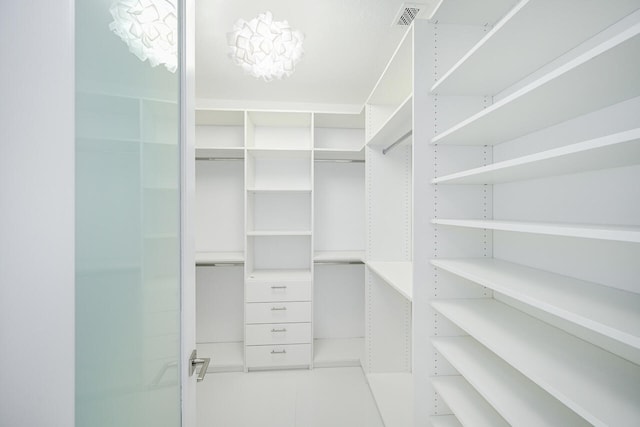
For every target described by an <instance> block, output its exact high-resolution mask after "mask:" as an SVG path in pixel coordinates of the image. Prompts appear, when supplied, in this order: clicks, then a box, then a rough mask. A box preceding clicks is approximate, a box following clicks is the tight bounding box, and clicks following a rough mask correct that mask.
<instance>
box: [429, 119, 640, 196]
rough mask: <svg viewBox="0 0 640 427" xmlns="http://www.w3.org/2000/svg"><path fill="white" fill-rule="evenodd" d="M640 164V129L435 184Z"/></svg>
mask: <svg viewBox="0 0 640 427" xmlns="http://www.w3.org/2000/svg"><path fill="white" fill-rule="evenodd" d="M634 164H640V128H637V129H632V130H629V131H626V132H620V133H616V134H614V135H607V136H604V137H602V138H596V139H592V140H589V141H583V142H579V143H577V144H571V145H568V146H565V147H561V148H556V149H553V150H547V151H543V152H541V153H536V154H532V155H528V156H523V157H519V158H516V159H512V160H507V161H504V162H499V163H494V164H492V165H489V166H483V167H479V168H475V169H470V170H466V171H462V172H458V173H454V174H450V175H446V176H442V177H440V178H435V179H433V180H432V181H431V182H432V183H433V184H498V183H502V182H513V181H520V180H525V179H535V178H543V177H547V176H556V175H566V174H572V173H578V172H586V171H591V170H598V169H608V168H615V167H621V166H630V165H634Z"/></svg>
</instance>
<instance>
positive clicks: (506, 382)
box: [432, 337, 590, 426]
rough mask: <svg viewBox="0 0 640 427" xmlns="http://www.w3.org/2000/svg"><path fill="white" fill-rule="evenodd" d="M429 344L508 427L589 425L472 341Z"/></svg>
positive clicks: (440, 340) (454, 339) (451, 339)
mask: <svg viewBox="0 0 640 427" xmlns="http://www.w3.org/2000/svg"><path fill="white" fill-rule="evenodd" d="M432 342H433V345H434V346H435V348H436V349H437V350H438V352H440V354H442V355H443V356H444V357H446V358H447V360H448V361H449V362H451V364H452V365H453V366H454V367H455V368H456V370H457V371H458V372H460V373H461V374H462V375H463V376H464V378H465V379H466V380H467V381H468V383H469V384H470V385H471V386H473V388H474V389H475V390H476V391H477V392H478V393H479V394H480V395H481V396H482V397H483V398H484V399H485V400H486V401H487V402H489V404H490V405H491V406H493V408H494V409H495V410H496V412H497V413H498V414H499V415H500V416H501V417H502V418H504V420H506V421H507V423H509V425H518V424H519V423H520V422H522V420H526V421H527V423H530V424H531V425H539V426H558V425H566V426H569V425H570V426H588V425H590V424H589V423H587V422H586V421H585V420H584V419H582V418H580V417H579V416H578V415H576V414H575V413H574V412H573V411H571V410H570V409H568V408H567V407H566V406H564V405H563V404H562V403H560V402H559V401H558V400H556V399H555V398H553V397H552V396H550V395H549V394H548V393H546V392H545V391H544V390H542V389H541V388H540V387H538V386H537V385H535V384H534V383H533V382H531V381H530V380H528V379H527V378H525V377H524V376H523V375H522V374H521V373H519V372H518V371H517V370H516V369H514V368H513V367H511V366H510V365H509V364H508V363H506V362H504V361H502V360H501V359H500V358H498V357H497V356H496V355H495V354H493V353H492V352H491V351H489V350H487V349H486V348H485V347H483V346H482V345H481V344H479V343H478V342H477V341H475V340H474V339H473V338H471V337H446V338H433V339H432ZM436 378H438V377H436Z"/></svg>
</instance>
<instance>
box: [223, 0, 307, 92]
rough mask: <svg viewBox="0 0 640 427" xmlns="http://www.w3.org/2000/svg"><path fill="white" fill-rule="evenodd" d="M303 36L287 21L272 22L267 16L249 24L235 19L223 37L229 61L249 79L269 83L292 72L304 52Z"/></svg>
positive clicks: (264, 15)
mask: <svg viewBox="0 0 640 427" xmlns="http://www.w3.org/2000/svg"><path fill="white" fill-rule="evenodd" d="M303 41H304V35H303V34H302V33H301V32H300V31H298V30H294V29H292V28H291V27H290V26H289V23H288V22H287V21H274V20H273V15H272V14H271V12H268V11H267V12H265V13H260V14H258V16H257V17H256V18H253V19H252V20H250V21H245V20H244V19H238V21H237V22H236V23H235V25H234V26H233V31H232V32H230V33H228V34H227V43H228V45H229V57H230V58H231V59H232V60H233V62H234V63H235V64H236V65H238V66H240V67H242V69H243V70H245V72H246V73H248V74H250V75H252V76H253V77H256V78H260V79H263V80H264V81H267V82H268V81H271V80H273V79H274V78H277V79H282V78H283V77H285V76H286V77H288V76H290V75H291V74H293V72H294V71H295V65H296V64H297V63H298V61H300V59H301V58H302V55H303V54H304V50H303V48H302V42H303Z"/></svg>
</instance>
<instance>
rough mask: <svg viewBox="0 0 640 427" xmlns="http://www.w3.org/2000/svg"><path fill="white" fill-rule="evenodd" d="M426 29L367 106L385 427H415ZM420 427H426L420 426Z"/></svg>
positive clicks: (372, 349)
mask: <svg viewBox="0 0 640 427" xmlns="http://www.w3.org/2000/svg"><path fill="white" fill-rule="evenodd" d="M425 26H426V22H424V21H414V23H412V25H411V26H410V27H409V29H408V30H407V33H406V34H405V36H404V37H403V39H402V40H401V42H400V43H399V45H398V48H397V49H396V51H395V53H394V54H393V56H392V57H391V59H390V60H389V63H388V65H387V67H386V68H385V70H384V72H383V73H382V75H381V77H380V79H379V80H378V82H377V83H376V85H375V87H374V88H373V90H372V92H371V94H370V96H369V98H368V99H367V101H366V103H365V111H366V116H367V125H366V142H367V143H366V148H365V154H366V162H367V164H366V167H367V172H366V177H367V178H366V190H367V194H366V200H367V206H366V217H365V218H366V224H367V250H366V266H367V268H366V293H365V301H366V313H365V316H366V325H365V326H366V333H367V335H366V337H365V359H364V363H363V367H364V369H365V372H366V373H367V379H368V381H369V385H370V387H371V390H372V392H373V396H374V398H375V400H376V402H377V405H378V408H379V409H380V413H381V414H382V417H383V420H384V422H385V425H386V426H389V427H393V426H398V427H401V426H412V425H417V424H414V420H415V417H414V408H415V406H414V402H413V400H414V397H413V396H414V384H413V351H412V349H413V346H412V342H413V339H414V338H413V319H412V317H413V316H412V297H413V290H414V281H415V277H414V273H413V268H414V267H413V257H414V249H415V247H414V244H415V242H414V239H413V223H414V198H415V193H414V170H413V159H414V157H413V152H414V140H415V139H414V137H412V134H414V135H415V132H414V126H415V123H414V122H415V121H417V120H418V119H414V117H416V116H415V114H416V110H415V109H414V105H415V103H416V100H417V99H419V97H416V95H415V90H416V89H415V86H414V76H419V75H420V74H421V69H420V68H419V66H420V62H419V61H417V60H416V59H415V58H416V57H417V55H419V54H420V49H423V46H422V40H423V38H422V37H421V36H422V35H423V34H422V32H423V31H424V28H425ZM419 424H420V423H419Z"/></svg>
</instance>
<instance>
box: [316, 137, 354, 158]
mask: <svg viewBox="0 0 640 427" xmlns="http://www.w3.org/2000/svg"><path fill="white" fill-rule="evenodd" d="M362 148H364V141H363V146H362V147H360V148H359V149H357V150H350V149H347V148H314V150H313V151H314V158H315V159H316V160H364V150H363V149H362Z"/></svg>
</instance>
